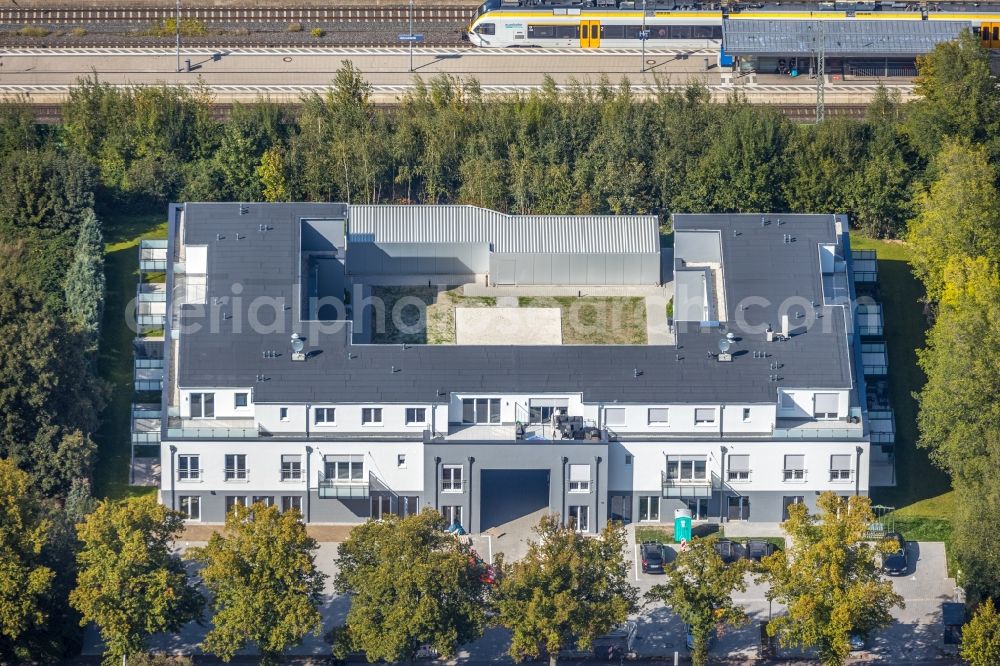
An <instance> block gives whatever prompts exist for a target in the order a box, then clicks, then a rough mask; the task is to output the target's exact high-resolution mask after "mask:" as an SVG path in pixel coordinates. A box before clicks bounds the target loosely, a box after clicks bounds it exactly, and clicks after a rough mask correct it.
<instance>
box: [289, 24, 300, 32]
mask: <svg viewBox="0 0 1000 666" xmlns="http://www.w3.org/2000/svg"><path fill="white" fill-rule="evenodd" d="M288 32H302V24H301V23H289V24H288Z"/></svg>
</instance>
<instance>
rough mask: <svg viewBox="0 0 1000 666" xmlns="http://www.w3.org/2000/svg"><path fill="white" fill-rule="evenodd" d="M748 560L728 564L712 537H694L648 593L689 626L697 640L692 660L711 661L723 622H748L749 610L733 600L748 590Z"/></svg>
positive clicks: (697, 662)
mask: <svg viewBox="0 0 1000 666" xmlns="http://www.w3.org/2000/svg"><path fill="white" fill-rule="evenodd" d="M747 570H748V567H747V566H746V560H738V561H736V562H733V563H732V564H728V565H727V564H726V563H725V562H724V561H723V560H722V558H721V557H720V556H719V554H718V553H717V552H715V547H714V542H713V540H712V539H693V540H692V541H691V543H689V544H688V545H687V548H686V549H685V550H683V551H681V552H680V553H679V554H678V555H677V559H676V560H674V562H673V563H672V564H670V565H668V566H667V567H666V571H665V573H666V579H665V581H664V582H663V583H660V584H658V585H654V586H653V587H652V589H650V590H649V592H647V593H646V599H647V600H650V601H660V602H662V603H664V604H665V605H666V606H667V607H668V608H670V610H672V611H674V612H675V613H677V614H678V615H679V616H680V618H681V619H682V620H684V622H685V623H686V624H687V625H688V626H689V627H690V631H691V636H692V638H693V639H694V649H693V650H692V651H691V660H692V662H693V663H694V665H695V666H703V665H704V664H706V663H708V647H709V641H710V640H711V637H712V636H713V635H714V634H715V633H716V631H717V630H718V627H719V625H721V624H733V625H738V624H742V623H743V622H746V617H747V616H746V612H745V611H744V610H743V609H742V608H741V607H740V605H739V604H737V603H735V602H734V601H733V592H734V591H736V590H739V591H741V592H743V591H745V590H746V582H745V580H744V578H745V576H744V574H745V573H746V572H747Z"/></svg>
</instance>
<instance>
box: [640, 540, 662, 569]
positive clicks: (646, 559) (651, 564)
mask: <svg viewBox="0 0 1000 666" xmlns="http://www.w3.org/2000/svg"><path fill="white" fill-rule="evenodd" d="M641 553H642V573H655V574H661V573H663V546H661V545H660V544H658V543H656V542H655V541H643V542H642V550H641Z"/></svg>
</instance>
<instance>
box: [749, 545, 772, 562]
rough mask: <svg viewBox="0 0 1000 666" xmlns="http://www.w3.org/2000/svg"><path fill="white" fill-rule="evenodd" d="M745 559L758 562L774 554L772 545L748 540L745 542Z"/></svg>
mask: <svg viewBox="0 0 1000 666" xmlns="http://www.w3.org/2000/svg"><path fill="white" fill-rule="evenodd" d="M746 548H747V559H750V560H753V561H754V562H760V561H761V560H762V559H764V558H765V557H767V556H768V555H771V554H773V553H774V550H775V548H774V544H773V543H771V542H770V541H764V540H763V539H750V541H747V546H746Z"/></svg>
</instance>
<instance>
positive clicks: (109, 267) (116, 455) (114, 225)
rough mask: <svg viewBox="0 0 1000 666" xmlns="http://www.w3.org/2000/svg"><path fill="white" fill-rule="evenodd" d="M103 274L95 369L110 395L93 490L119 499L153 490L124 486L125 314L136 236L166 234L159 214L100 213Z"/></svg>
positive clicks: (127, 434)
mask: <svg viewBox="0 0 1000 666" xmlns="http://www.w3.org/2000/svg"><path fill="white" fill-rule="evenodd" d="M102 220H103V223H104V239H105V254H104V276H105V279H106V281H107V296H106V300H105V304H104V319H103V322H102V326H103V328H102V332H101V344H100V350H99V357H98V368H99V370H100V375H101V377H102V378H103V379H104V380H105V381H106V382H107V383H108V385H109V386H110V387H111V397H110V400H109V401H108V406H107V408H106V409H105V410H104V414H103V415H102V419H101V427H100V429H99V430H98V432H97V437H96V439H97V467H96V470H95V472H94V494H95V495H96V496H97V497H109V498H113V499H119V498H122V497H128V496H134V495H145V494H150V493H154V492H156V489H155V488H139V487H134V486H130V485H129V484H128V477H129V469H128V467H129V459H130V450H129V447H130V446H131V439H132V438H131V431H132V425H131V423H130V421H129V419H130V409H131V405H132V397H133V392H132V388H133V387H132V340H133V338H134V337H135V333H134V332H133V330H132V327H131V326H130V325H129V323H128V322H127V321H126V317H125V312H126V307H127V306H128V304H129V302H130V301H131V300H132V299H133V298H135V288H136V284H137V283H138V279H139V240H140V239H141V238H166V237H167V223H166V221H165V220H164V219H163V215H162V213H132V214H116V213H105V214H104V215H103V216H102Z"/></svg>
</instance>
